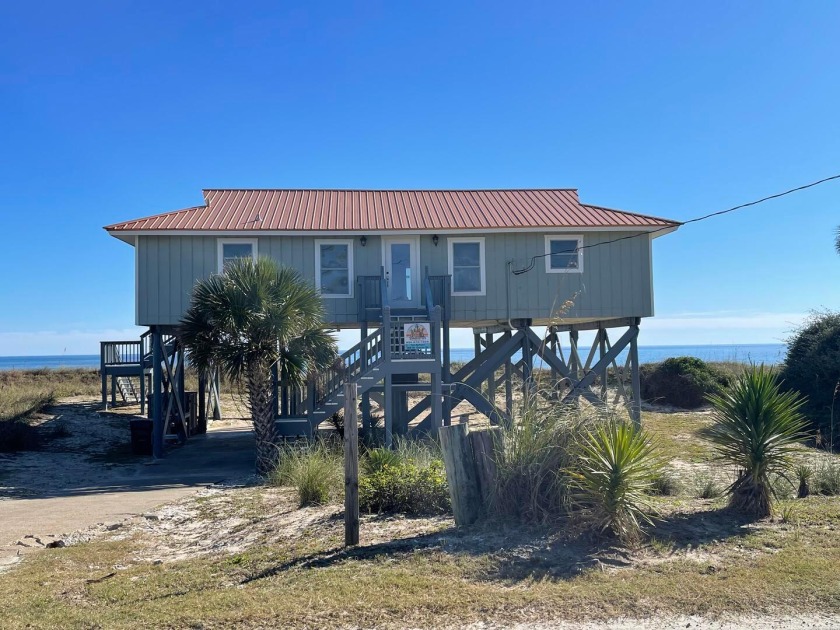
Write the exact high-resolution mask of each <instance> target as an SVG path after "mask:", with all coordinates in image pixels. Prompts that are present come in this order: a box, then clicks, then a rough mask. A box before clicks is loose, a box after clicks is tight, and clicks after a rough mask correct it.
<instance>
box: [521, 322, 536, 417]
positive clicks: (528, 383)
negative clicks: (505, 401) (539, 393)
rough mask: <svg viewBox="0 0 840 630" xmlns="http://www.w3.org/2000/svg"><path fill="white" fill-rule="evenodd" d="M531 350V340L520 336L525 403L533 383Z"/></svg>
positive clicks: (532, 356)
mask: <svg viewBox="0 0 840 630" xmlns="http://www.w3.org/2000/svg"><path fill="white" fill-rule="evenodd" d="M531 350H532V349H531V340H530V339H529V338H528V336H527V335H525V336H523V337H522V397H523V398H522V399H523V401H524V402H525V404H528V401H529V398H530V396H531V390H532V388H533V384H534V378H533V376H532V372H533V369H534V355H533V353H532V352H531Z"/></svg>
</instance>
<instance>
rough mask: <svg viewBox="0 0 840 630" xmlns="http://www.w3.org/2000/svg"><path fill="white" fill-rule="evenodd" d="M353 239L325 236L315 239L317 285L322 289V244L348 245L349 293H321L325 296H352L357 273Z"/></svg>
mask: <svg viewBox="0 0 840 630" xmlns="http://www.w3.org/2000/svg"><path fill="white" fill-rule="evenodd" d="M353 244H354V243H353V239H352V238H325V239H316V240H315V286H316V288H317V289H318V291H321V245H346V246H347V291H348V292H347V293H321V297H325V298H352V297H353V285H354V284H355V275H354V272H353Z"/></svg>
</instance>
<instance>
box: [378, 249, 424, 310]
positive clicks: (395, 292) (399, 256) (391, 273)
mask: <svg viewBox="0 0 840 630" xmlns="http://www.w3.org/2000/svg"><path fill="white" fill-rule="evenodd" d="M382 248H383V252H382V259H383V260H384V261H385V283H386V285H387V287H388V301H389V302H390V305H391V306H392V307H396V308H400V307H410V306H420V239H419V238H417V237H412V236H406V237H389V238H383V239H382Z"/></svg>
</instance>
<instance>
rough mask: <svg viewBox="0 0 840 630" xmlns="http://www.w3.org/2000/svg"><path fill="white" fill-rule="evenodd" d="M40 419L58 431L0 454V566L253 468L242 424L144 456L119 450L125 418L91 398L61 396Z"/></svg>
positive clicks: (250, 441) (124, 435) (251, 448)
mask: <svg viewBox="0 0 840 630" xmlns="http://www.w3.org/2000/svg"><path fill="white" fill-rule="evenodd" d="M41 421H42V423H43V426H44V427H46V428H47V430H49V426H50V425H51V424H52V425H54V426H61V433H62V434H66V435H65V437H62V438H57V439H53V440H51V441H49V442H48V444H47V446H46V448H45V450H41V451H32V452H23V453H18V454H15V455H0V571H2V570H3V568H4V567H8V566H11V565H13V564H15V563H16V562H18V561H19V560H20V558H21V557H22V556H23V555H25V554H26V553H29V552H31V551H33V550H36V549H40V548H43V547H44V546H45V545H48V544H50V543H53V542H54V541H56V540H64V539H65V538H66V537H68V536H70V535H71V533H73V532H78V531H80V530H84V529H85V528H88V527H91V526H94V525H99V524H102V523H104V524H106V525H109V524H116V523H119V522H121V521H123V520H124V519H125V518H127V517H129V516H132V515H137V514H142V513H144V512H147V511H149V510H151V509H152V508H154V507H156V506H158V505H160V504H162V503H166V502H169V501H174V500H176V499H179V498H181V497H183V496H185V495H187V494H189V493H192V492H195V491H196V490H197V489H198V488H202V487H205V486H208V485H210V484H214V483H219V482H223V481H229V480H233V479H241V478H244V477H247V476H249V475H250V474H252V473H253V466H254V459H253V458H254V446H253V434H252V433H251V431H250V430H248V428H247V425H245V424H243V423H238V424H232V425H231V424H225V425H223V426H220V427H217V428H211V430H210V431H209V432H208V434H207V435H206V436H200V437H195V438H192V439H191V440H189V441H188V442H187V443H186V445H184V446H181V447H177V448H173V449H172V450H171V451H170V452H169V453H168V455H167V457H166V458H164V459H162V460H158V461H151V460H150V459H149V458H143V457H132V456H130V455H129V454H128V453H126V452H125V450H126V449H125V445H126V444H127V443H128V436H129V433H128V418H126V417H125V416H122V417H121V416H115V415H105V414H99V413H97V411H96V404H95V403H94V402H93V401H90V400H79V399H69V400H65V401H62V402H61V404H59V405H57V406H56V407H55V408H53V409H51V410H50V413H49V414H47V415H45V416H44V417H43V418H42V419H41ZM59 544H60V543H59Z"/></svg>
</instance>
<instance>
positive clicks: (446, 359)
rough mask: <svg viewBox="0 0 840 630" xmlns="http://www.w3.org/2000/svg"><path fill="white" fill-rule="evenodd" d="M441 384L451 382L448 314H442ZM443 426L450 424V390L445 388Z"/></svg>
mask: <svg viewBox="0 0 840 630" xmlns="http://www.w3.org/2000/svg"><path fill="white" fill-rule="evenodd" d="M443 315H444V318H443V384H445V385H449V384H450V383H451V382H452V366H451V354H452V353H451V351H450V348H449V314H448V313H447V312H445V311H444V313H443ZM443 424H445V425H446V426H449V425H450V424H452V398H451V392H450V389H449V388H448V387H447V388H446V395H445V396H444V400H443Z"/></svg>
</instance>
